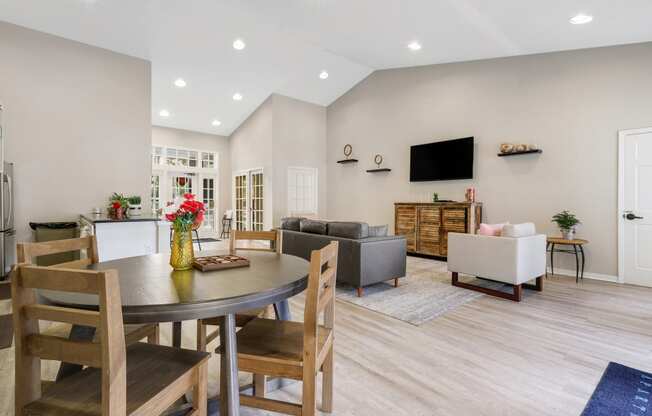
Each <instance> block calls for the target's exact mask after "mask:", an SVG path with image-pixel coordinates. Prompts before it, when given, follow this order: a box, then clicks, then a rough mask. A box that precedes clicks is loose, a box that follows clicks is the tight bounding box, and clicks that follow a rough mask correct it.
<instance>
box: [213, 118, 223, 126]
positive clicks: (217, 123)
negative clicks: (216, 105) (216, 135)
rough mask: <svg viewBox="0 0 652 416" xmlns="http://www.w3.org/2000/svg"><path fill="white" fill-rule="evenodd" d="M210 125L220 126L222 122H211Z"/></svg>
mask: <svg viewBox="0 0 652 416" xmlns="http://www.w3.org/2000/svg"><path fill="white" fill-rule="evenodd" d="M211 124H212V125H213V126H215V127H217V126H220V125H222V122H221V121H220V120H213V122H212V123H211Z"/></svg>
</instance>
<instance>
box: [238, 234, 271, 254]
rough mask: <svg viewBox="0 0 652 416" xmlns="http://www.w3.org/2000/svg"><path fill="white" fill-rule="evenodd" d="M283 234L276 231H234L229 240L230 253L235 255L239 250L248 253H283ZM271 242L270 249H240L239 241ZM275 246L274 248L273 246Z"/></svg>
mask: <svg viewBox="0 0 652 416" xmlns="http://www.w3.org/2000/svg"><path fill="white" fill-rule="evenodd" d="M280 236H281V233H280V232H279V231H276V230H271V231H240V230H233V231H232V232H231V236H230V238H229V251H230V252H231V253H235V252H236V251H238V250H246V251H269V252H277V253H280V252H281V238H280ZM243 240H248V241H269V242H270V247H269V248H260V247H238V246H237V243H238V241H243ZM272 244H273V245H274V246H273V248H272V246H271V245H272Z"/></svg>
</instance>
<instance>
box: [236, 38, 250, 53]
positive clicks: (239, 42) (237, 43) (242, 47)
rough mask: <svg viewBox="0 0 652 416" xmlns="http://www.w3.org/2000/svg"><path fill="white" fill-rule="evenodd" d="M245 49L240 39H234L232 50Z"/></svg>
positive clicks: (244, 44)
mask: <svg viewBox="0 0 652 416" xmlns="http://www.w3.org/2000/svg"><path fill="white" fill-rule="evenodd" d="M246 47H247V44H246V43H245V42H244V40H242V39H236V40H234V41H233V49H235V50H237V51H241V50H243V49H244V48H246Z"/></svg>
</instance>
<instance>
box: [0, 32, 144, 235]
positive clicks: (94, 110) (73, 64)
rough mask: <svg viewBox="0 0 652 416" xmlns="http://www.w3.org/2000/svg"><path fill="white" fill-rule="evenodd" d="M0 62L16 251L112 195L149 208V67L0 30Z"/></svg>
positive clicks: (114, 55)
mask: <svg viewBox="0 0 652 416" xmlns="http://www.w3.org/2000/svg"><path fill="white" fill-rule="evenodd" d="M0 62H1V63H0V101H1V102H2V103H3V104H4V105H5V107H6V111H5V114H4V124H5V128H6V137H7V141H6V144H5V151H6V160H7V161H10V162H14V163H15V184H16V188H15V191H16V195H15V197H16V203H15V208H16V229H17V233H18V237H17V239H18V241H22V240H26V239H28V238H29V237H30V234H29V229H28V224H27V223H28V222H29V221H44V220H70V219H76V218H77V216H78V214H80V213H82V212H88V211H90V210H91V209H92V208H93V207H99V206H102V207H104V206H106V205H107V198H108V197H109V195H110V194H111V193H112V192H122V193H125V194H136V195H142V196H143V197H144V198H143V199H144V200H147V195H149V176H150V172H151V161H150V148H151V121H150V117H151V116H150V112H151V104H150V97H151V93H150V64H149V62H147V61H144V60H141V59H136V58H132V57H129V56H125V55H121V54H117V53H113V52H109V51H107V50H104V49H100V48H95V47H91V46H88V45H84V44H81V43H77V42H73V41H69V40H65V39H62V38H58V37H55V36H51V35H47V34H44V33H40V32H36V31H32V30H28V29H24V28H21V27H18V26H14V25H11V24H8V23H4V22H0ZM147 205H149V203H147Z"/></svg>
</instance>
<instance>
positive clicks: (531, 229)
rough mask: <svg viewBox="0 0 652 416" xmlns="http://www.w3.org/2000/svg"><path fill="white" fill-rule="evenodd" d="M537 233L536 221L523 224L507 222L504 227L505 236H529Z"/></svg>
mask: <svg viewBox="0 0 652 416" xmlns="http://www.w3.org/2000/svg"><path fill="white" fill-rule="evenodd" d="M536 233H537V228H536V227H535V225H534V223H531V222H524V223H523V224H507V225H505V226H504V227H503V237H512V238H519V237H529V236H531V235H535V234H536Z"/></svg>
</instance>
